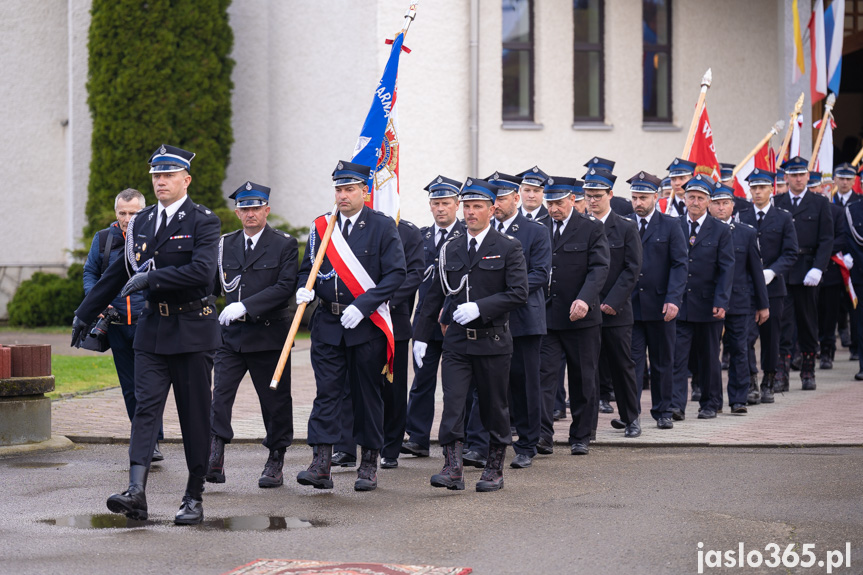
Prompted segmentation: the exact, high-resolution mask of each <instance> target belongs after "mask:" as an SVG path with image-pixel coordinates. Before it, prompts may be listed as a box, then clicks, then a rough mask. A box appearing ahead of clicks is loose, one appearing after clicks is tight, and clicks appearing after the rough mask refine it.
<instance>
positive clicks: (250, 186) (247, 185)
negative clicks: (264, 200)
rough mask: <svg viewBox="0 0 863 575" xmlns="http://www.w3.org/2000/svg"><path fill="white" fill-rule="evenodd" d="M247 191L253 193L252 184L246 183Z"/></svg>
mask: <svg viewBox="0 0 863 575" xmlns="http://www.w3.org/2000/svg"><path fill="white" fill-rule="evenodd" d="M246 190H248V191H250V192H251V191H252V182H246Z"/></svg>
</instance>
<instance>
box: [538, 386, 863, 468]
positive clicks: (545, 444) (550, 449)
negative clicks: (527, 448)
mask: <svg viewBox="0 0 863 575" xmlns="http://www.w3.org/2000/svg"><path fill="white" fill-rule="evenodd" d="M860 373H861V374H863V371H861V372H860ZM861 379H863V378H861ZM536 452H537V453H539V454H540V455H551V454H552V453H554V444H553V443H552V442H550V441H549V440H547V439H544V438H540V440H539V441H537V442H536Z"/></svg>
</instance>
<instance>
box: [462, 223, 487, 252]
mask: <svg viewBox="0 0 863 575" xmlns="http://www.w3.org/2000/svg"><path fill="white" fill-rule="evenodd" d="M490 229H491V223H489V225H487V226H486V227H485V229H484V230H483V231H481V232H480V233H478V234H477V235H475V236H472V235H471V234H470V232H468V234H467V249H470V240H471V239H475V240H476V250H477V251H479V248H480V246H481V245H482V241H483V240H484V239H485V237H486V236H487V235H488V231H489V230H490Z"/></svg>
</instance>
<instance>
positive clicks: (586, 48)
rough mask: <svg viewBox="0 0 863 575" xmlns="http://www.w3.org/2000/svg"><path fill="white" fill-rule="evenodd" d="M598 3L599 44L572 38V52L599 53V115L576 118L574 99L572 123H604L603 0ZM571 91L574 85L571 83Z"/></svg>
mask: <svg viewBox="0 0 863 575" xmlns="http://www.w3.org/2000/svg"><path fill="white" fill-rule="evenodd" d="M598 2H599V42H597V43H595V44H593V43H590V42H578V41H576V40H575V39H574V38H573V45H572V51H573V52H574V53H575V52H588V53H589V52H599V115H598V116H578V115H576V114H575V98H574V97H573V102H572V116H573V122H574V123H590V122H604V121H605V0H598ZM572 17H573V26H574V25H575V21H574V19H575V10H573V14H572ZM575 65H576V64H575V59H574V58H573V69H572V71H573V77H574V76H575ZM573 90H575V84H574V83H573Z"/></svg>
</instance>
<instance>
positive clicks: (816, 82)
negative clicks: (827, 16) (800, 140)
mask: <svg viewBox="0 0 863 575" xmlns="http://www.w3.org/2000/svg"><path fill="white" fill-rule="evenodd" d="M824 34H825V31H824V0H815V5H814V6H813V7H812V17H811V18H810V19H809V52H810V59H809V62H810V70H809V88H810V92H811V94H812V103H813V104H814V103H816V102H818V101H819V100H821V99H822V98H824V97H825V96H827V42H826V39H825V37H824ZM792 157H793V156H792Z"/></svg>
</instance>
